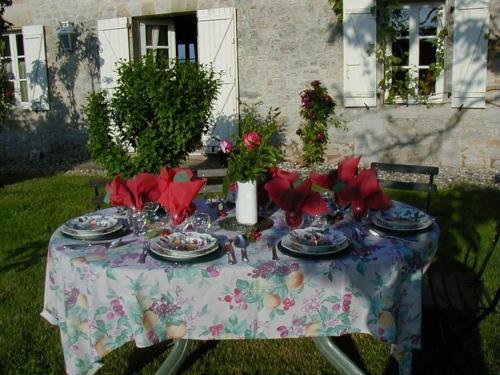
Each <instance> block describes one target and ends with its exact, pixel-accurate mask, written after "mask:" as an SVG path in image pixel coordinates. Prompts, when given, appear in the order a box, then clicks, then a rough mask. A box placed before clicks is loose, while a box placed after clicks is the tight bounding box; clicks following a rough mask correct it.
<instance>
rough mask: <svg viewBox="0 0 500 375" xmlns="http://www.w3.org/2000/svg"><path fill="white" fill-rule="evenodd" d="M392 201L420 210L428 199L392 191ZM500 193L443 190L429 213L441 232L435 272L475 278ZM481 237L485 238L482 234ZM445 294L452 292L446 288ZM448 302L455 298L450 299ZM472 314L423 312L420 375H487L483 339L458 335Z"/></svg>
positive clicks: (418, 355)
mask: <svg viewBox="0 0 500 375" xmlns="http://www.w3.org/2000/svg"><path fill="white" fill-rule="evenodd" d="M390 195H391V197H392V198H394V199H398V200H401V201H404V202H408V203H410V204H413V205H416V206H420V207H422V203H423V202H424V199H425V195H423V194H420V195H419V194H416V193H415V194H412V193H410V194H408V193H399V192H398V193H396V192H390ZM498 207H500V191H498V190H497V189H493V188H481V187H477V186H472V185H461V186H457V187H455V188H453V189H452V190H446V191H445V190H443V191H439V192H437V193H436V194H434V196H433V198H432V205H431V212H430V213H431V214H432V215H434V216H436V217H437V219H438V223H439V226H440V230H441V235H440V239H439V248H438V252H437V254H436V257H435V259H434V260H433V264H432V266H431V268H430V270H429V271H428V272H432V271H433V269H446V270H452V271H453V272H454V273H457V274H460V275H461V276H463V278H464V279H472V278H473V277H474V276H475V275H476V274H477V271H478V268H479V265H480V264H481V261H482V259H483V257H484V255H485V254H484V249H485V247H486V245H487V244H489V241H491V238H492V237H493V232H494V229H493V227H490V226H491V223H494V222H495V221H496V220H498V219H499V218H500V210H498ZM481 233H483V235H481ZM444 292H445V293H447V292H448V291H447V290H446V289H445V290H444ZM446 297H448V298H451V297H450V296H448V295H446ZM471 304H472V306H469V308H470V311H474V310H477V309H475V307H476V306H479V301H478V300H477V299H476V300H473V301H471ZM472 318H473V315H472V314H465V313H464V311H463V309H460V308H457V307H453V306H452V305H450V307H449V308H448V309H447V310H446V312H443V311H436V310H434V309H427V310H424V311H423V327H422V341H423V342H422V350H421V351H415V360H414V365H415V367H414V370H415V372H416V373H421V374H439V375H442V374H470V373H475V374H488V373H489V372H488V368H487V365H486V364H485V360H484V354H483V352H482V350H481V348H482V346H481V335H480V333H479V330H478V327H476V328H473V329H472V330H471V331H470V333H469V335H468V336H467V337H466V339H462V338H461V339H457V337H456V333H457V332H458V331H459V330H460V329H461V328H463V324H464V322H467V321H471V320H472Z"/></svg>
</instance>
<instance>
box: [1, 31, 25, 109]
mask: <svg viewBox="0 0 500 375" xmlns="http://www.w3.org/2000/svg"><path fill="white" fill-rule="evenodd" d="M2 42H3V43H2V45H3V51H2V53H1V58H2V62H3V63H4V66H5V70H6V74H7V81H8V83H7V95H9V96H11V97H12V104H14V105H23V104H24V103H26V104H28V83H27V79H26V60H25V58H24V43H23V35H22V34H21V33H20V32H15V33H8V34H5V35H3V36H2Z"/></svg>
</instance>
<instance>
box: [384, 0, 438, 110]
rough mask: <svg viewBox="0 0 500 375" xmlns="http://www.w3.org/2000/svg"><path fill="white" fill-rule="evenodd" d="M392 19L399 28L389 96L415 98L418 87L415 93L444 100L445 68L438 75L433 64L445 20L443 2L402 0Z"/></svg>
mask: <svg viewBox="0 0 500 375" xmlns="http://www.w3.org/2000/svg"><path fill="white" fill-rule="evenodd" d="M392 23H393V25H394V27H395V31H396V37H395V40H394V41H393V42H392V45H391V46H390V47H391V50H390V53H391V55H392V71H393V76H392V85H391V87H390V89H389V90H388V91H386V99H387V97H390V98H391V100H390V101H391V102H392V101H393V100H394V101H396V102H398V101H400V100H401V101H404V102H406V101H409V102H411V101H412V100H411V99H410V100H409V99H408V97H412V96H413V95H412V94H410V90H414V92H415V94H414V95H415V96H422V97H426V98H427V99H426V102H441V101H442V100H443V97H444V79H443V76H444V72H441V74H439V75H438V76H437V77H435V76H434V74H433V73H432V67H433V66H435V65H436V64H437V52H438V50H437V49H438V45H439V43H438V37H439V33H440V31H441V30H442V28H443V24H444V9H443V4H439V3H413V4H411V3H405V4H402V5H401V7H400V8H398V9H394V10H393V13H392ZM392 98H395V99H392Z"/></svg>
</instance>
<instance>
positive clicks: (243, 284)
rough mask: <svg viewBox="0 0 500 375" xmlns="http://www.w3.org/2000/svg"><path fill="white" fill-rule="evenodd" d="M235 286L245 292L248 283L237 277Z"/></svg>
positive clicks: (248, 285)
mask: <svg viewBox="0 0 500 375" xmlns="http://www.w3.org/2000/svg"><path fill="white" fill-rule="evenodd" d="M236 287H237V288H238V289H239V290H241V291H242V292H244V291H245V292H246V291H247V290H248V289H249V288H250V283H249V282H248V281H246V280H241V279H237V280H236Z"/></svg>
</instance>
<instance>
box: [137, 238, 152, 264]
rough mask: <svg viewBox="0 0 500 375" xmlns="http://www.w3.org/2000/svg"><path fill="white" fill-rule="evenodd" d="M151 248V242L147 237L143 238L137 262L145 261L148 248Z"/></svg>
mask: <svg viewBox="0 0 500 375" xmlns="http://www.w3.org/2000/svg"><path fill="white" fill-rule="evenodd" d="M150 248H151V242H150V241H149V238H147V237H146V238H144V242H143V243H142V254H141V255H140V256H139V260H138V261H137V263H145V262H146V257H147V256H148V253H149V249H150Z"/></svg>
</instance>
